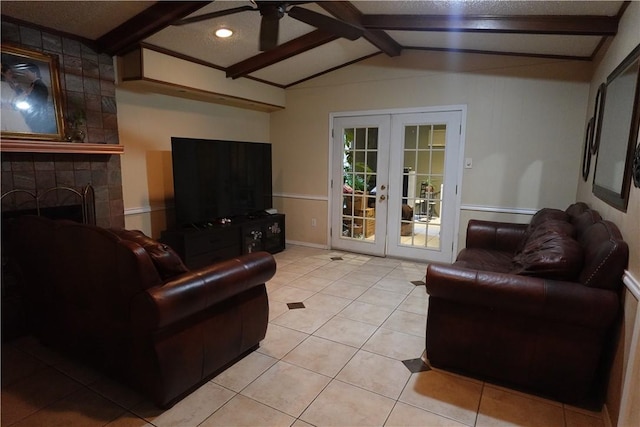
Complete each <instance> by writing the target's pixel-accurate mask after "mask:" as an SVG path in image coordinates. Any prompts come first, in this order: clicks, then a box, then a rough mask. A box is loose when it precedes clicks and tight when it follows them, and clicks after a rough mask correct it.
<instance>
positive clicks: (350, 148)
mask: <svg viewBox="0 0 640 427" xmlns="http://www.w3.org/2000/svg"><path fill="white" fill-rule="evenodd" d="M342 142H343V147H344V153H343V154H344V155H343V186H342V200H343V204H342V233H341V238H345V239H360V240H375V203H376V182H377V172H376V171H377V162H378V152H377V149H378V128H374V127H371V128H368V127H363V128H348V129H344V131H343V134H342Z"/></svg>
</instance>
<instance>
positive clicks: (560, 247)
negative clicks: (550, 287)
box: [511, 230, 583, 280]
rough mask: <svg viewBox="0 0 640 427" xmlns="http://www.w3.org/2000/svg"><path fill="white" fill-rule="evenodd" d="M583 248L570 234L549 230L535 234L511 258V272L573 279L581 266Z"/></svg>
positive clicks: (558, 278)
mask: <svg viewBox="0 0 640 427" xmlns="http://www.w3.org/2000/svg"><path fill="white" fill-rule="evenodd" d="M582 262H583V253H582V247H581V246H580V244H579V243H578V242H576V241H575V240H574V239H573V238H571V236H569V235H567V234H565V233H562V232H559V231H556V230H549V231H547V232H546V233H536V234H535V235H532V236H531V238H530V239H528V240H527V242H526V243H525V245H524V248H523V249H522V252H520V253H519V254H517V255H516V256H515V257H514V258H513V269H512V270H511V273H513V274H520V275H524V276H535V277H542V278H547V279H555V280H576V279H577V277H578V275H579V274H580V270H581V269H582Z"/></svg>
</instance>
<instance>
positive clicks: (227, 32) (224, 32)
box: [216, 28, 233, 39]
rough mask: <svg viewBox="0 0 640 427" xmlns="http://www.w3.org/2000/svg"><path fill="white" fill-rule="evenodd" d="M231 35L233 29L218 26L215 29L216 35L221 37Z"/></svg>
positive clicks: (224, 37)
mask: <svg viewBox="0 0 640 427" xmlns="http://www.w3.org/2000/svg"><path fill="white" fill-rule="evenodd" d="M232 35H233V31H231V30H230V29H228V28H220V29H218V30H216V37H220V38H221V39H226V38H227V37H231V36H232Z"/></svg>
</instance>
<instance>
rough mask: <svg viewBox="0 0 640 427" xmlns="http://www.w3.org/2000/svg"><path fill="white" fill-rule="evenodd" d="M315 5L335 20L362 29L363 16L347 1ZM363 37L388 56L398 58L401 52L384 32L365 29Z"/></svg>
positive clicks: (397, 45)
mask: <svg viewBox="0 0 640 427" xmlns="http://www.w3.org/2000/svg"><path fill="white" fill-rule="evenodd" d="M316 3H317V4H318V5H319V6H320V7H322V8H323V9H324V10H326V11H327V12H329V13H330V14H332V15H333V16H334V17H335V18H338V19H340V20H342V21H345V22H348V23H350V24H353V25H358V26H360V27H364V26H363V22H362V21H363V17H364V15H363V14H362V12H360V11H359V10H358V9H357V8H356V7H355V6H354V5H353V4H352V3H350V2H348V1H319V2H316ZM363 37H364V38H365V39H366V40H367V41H368V42H369V43H371V44H372V45H374V46H375V47H377V48H378V49H380V50H381V51H382V52H384V53H385V54H387V55H389V56H398V55H400V52H401V51H402V47H401V46H400V45H399V44H398V43H397V42H396V41H395V40H393V39H392V38H391V37H389V36H388V35H387V33H385V32H384V31H378V30H376V29H367V28H365V31H364V34H363Z"/></svg>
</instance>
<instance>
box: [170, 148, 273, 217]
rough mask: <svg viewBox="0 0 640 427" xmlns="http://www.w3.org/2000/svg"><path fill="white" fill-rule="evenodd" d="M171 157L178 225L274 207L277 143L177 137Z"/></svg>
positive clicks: (254, 213) (255, 212)
mask: <svg viewBox="0 0 640 427" xmlns="http://www.w3.org/2000/svg"><path fill="white" fill-rule="evenodd" d="M171 157H172V163H173V187H174V199H175V202H174V203H175V210H176V222H177V224H178V226H186V225H190V224H194V225H198V224H202V223H206V222H211V221H216V220H218V219H220V218H234V217H238V216H252V215H259V214H261V213H263V212H264V210H265V209H269V208H271V207H272V200H271V196H272V189H271V144H266V143H260V142H239V141H223V140H209V139H193V138H176V137H173V138H171Z"/></svg>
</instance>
